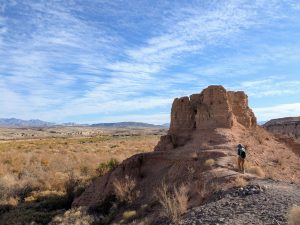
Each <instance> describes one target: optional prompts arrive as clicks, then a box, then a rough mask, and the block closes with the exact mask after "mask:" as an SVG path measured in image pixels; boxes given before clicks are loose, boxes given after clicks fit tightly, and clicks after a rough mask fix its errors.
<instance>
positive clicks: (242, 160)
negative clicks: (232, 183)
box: [238, 156, 245, 172]
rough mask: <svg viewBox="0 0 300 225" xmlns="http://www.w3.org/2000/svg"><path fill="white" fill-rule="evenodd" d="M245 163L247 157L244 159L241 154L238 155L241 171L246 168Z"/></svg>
mask: <svg viewBox="0 0 300 225" xmlns="http://www.w3.org/2000/svg"><path fill="white" fill-rule="evenodd" d="M244 163H245V159H242V158H241V157H240V156H239V157H238V167H239V171H242V172H244V170H245V168H244Z"/></svg>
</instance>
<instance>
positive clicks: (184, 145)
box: [73, 86, 300, 207]
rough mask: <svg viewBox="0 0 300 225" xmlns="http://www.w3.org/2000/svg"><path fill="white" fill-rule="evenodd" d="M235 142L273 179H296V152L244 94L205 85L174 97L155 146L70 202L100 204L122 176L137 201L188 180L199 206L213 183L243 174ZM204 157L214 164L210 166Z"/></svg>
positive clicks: (298, 164)
mask: <svg viewBox="0 0 300 225" xmlns="http://www.w3.org/2000/svg"><path fill="white" fill-rule="evenodd" d="M238 143H243V144H245V145H246V146H247V152H248V156H247V163H248V166H251V165H255V166H259V165H262V166H263V170H264V172H265V174H266V175H267V176H272V177H273V178H275V179H285V180H289V181H291V180H293V181H294V182H299V181H300V171H299V170H295V169H294V168H299V167H300V160H299V158H297V157H298V156H295V153H293V152H292V151H290V149H289V148H288V147H287V146H286V145H285V144H284V143H279V142H278V141H277V140H276V139H275V138H274V137H273V135H272V134H270V133H268V132H267V131H265V130H264V129H263V128H261V127H259V126H258V125H257V123H256V118H255V115H254V114H253V112H252V110H251V109H250V108H249V106H248V98H247V95H246V94H245V93H244V92H240V91H239V92H231V91H226V90H225V89H224V88H223V87H222V86H209V87H208V88H206V89H204V90H203V91H202V92H201V93H200V94H193V95H191V96H190V97H182V98H176V99H175V100H174V102H173V105H172V110H171V124H170V129H169V131H168V134H167V135H165V136H163V137H161V140H160V142H159V143H158V145H157V146H156V147H155V150H154V151H153V152H148V153H143V154H138V155H134V156H132V157H130V158H129V159H126V160H124V161H123V162H122V163H121V164H120V165H119V166H118V167H117V168H116V169H115V170H113V171H112V172H109V173H107V174H106V175H104V176H102V177H98V178H97V179H95V181H94V182H93V183H92V184H91V185H90V186H89V187H88V188H87V189H86V190H85V192H84V193H83V194H82V195H81V196H80V197H78V198H76V199H75V201H74V202H73V207H75V206H88V207H99V206H100V205H102V204H104V202H106V200H107V199H109V198H111V196H114V195H115V187H114V182H115V181H116V180H117V181H122V180H124V178H125V177H130V179H133V180H134V183H135V184H136V186H135V187H134V189H135V190H136V191H138V192H139V197H138V199H137V200H136V202H135V203H136V204H152V202H155V201H156V200H155V193H156V192H157V188H158V187H159V186H160V185H161V184H162V182H165V183H166V184H167V185H168V186H170V187H174V186H177V187H178V186H179V185H181V184H186V185H188V186H189V187H190V189H189V190H190V191H189V197H190V200H189V202H188V204H189V207H192V206H195V205H199V204H201V203H202V202H203V201H204V199H205V197H207V196H208V195H209V193H210V192H212V191H213V190H214V188H213V187H219V188H228V187H229V186H230V185H231V186H232V185H235V184H234V182H233V181H234V180H235V178H236V177H237V176H241V174H240V173H238V172H237V171H236V169H235V168H236V145H237V144H238ZM283 152H284V155H285V157H284V160H283V157H282V154H283ZM208 159H210V161H212V162H213V164H211V165H208V164H207V163H206V161H207V160H208ZM279 162H280V165H281V166H280V167H277V166H276V165H277V164H278V163H279ZM290 165H292V166H290ZM282 167H284V170H283V169H282Z"/></svg>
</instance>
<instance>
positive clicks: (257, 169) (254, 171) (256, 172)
mask: <svg viewBox="0 0 300 225" xmlns="http://www.w3.org/2000/svg"><path fill="white" fill-rule="evenodd" d="M246 172H247V173H251V174H254V175H256V176H258V177H262V178H263V177H265V172H264V171H263V169H262V168H261V167H259V166H252V167H249V168H246Z"/></svg>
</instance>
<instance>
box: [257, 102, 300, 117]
mask: <svg viewBox="0 0 300 225" xmlns="http://www.w3.org/2000/svg"><path fill="white" fill-rule="evenodd" d="M253 111H254V113H255V115H256V116H257V118H258V120H259V121H267V120H270V119H276V118H282V117H293V116H300V103H291V104H280V105H275V106H270V107H257V108H254V109H253Z"/></svg>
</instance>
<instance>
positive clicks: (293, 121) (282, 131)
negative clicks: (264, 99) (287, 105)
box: [263, 117, 300, 141]
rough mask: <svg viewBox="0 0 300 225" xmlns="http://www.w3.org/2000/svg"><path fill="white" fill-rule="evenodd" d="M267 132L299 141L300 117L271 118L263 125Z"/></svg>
mask: <svg viewBox="0 0 300 225" xmlns="http://www.w3.org/2000/svg"><path fill="white" fill-rule="evenodd" d="M263 127H264V128H266V129H267V130H268V131H269V132H271V133H273V134H276V135H282V136H287V137H292V138H295V139H297V140H298V141H300V117H286V118H280V119H273V120H270V121H268V122H267V123H265V124H264V125H263Z"/></svg>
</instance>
